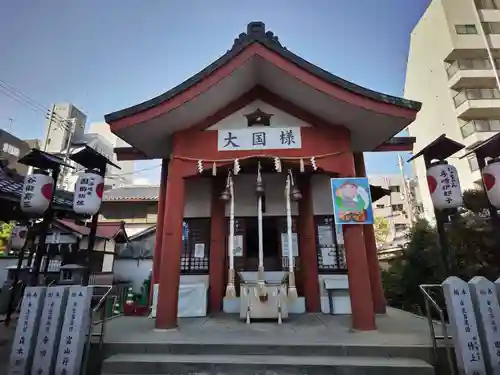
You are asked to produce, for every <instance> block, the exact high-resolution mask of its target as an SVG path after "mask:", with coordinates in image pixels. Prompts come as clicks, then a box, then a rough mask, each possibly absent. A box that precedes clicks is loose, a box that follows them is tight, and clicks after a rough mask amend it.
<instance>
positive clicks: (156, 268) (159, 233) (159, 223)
mask: <svg viewBox="0 0 500 375" xmlns="http://www.w3.org/2000/svg"><path fill="white" fill-rule="evenodd" d="M167 169H168V162H167V160H165V159H163V161H162V164H161V177H160V193H159V194H160V195H159V197H158V211H157V215H156V239H155V251H154V255H153V276H152V280H153V285H154V284H158V283H159V282H160V264H161V249H162V239H163V218H164V216H165V192H166V185H167ZM151 293H153V287H151Z"/></svg>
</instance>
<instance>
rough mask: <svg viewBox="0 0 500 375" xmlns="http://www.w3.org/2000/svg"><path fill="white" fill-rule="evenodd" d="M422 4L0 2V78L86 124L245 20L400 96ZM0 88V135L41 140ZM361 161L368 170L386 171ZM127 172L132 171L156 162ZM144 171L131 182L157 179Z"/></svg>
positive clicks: (391, 168) (381, 164)
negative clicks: (63, 105)
mask: <svg viewBox="0 0 500 375" xmlns="http://www.w3.org/2000/svg"><path fill="white" fill-rule="evenodd" d="M428 3H429V0H356V1H353V0H314V1H298V0H275V1H264V0H253V1H229V0H216V1H211V2H210V1H206V0H205V1H202V0H185V1H182V0H148V1H144V0H142V1H140V0H106V1H102V0H85V1H76V0H75V1H67V0H50V1H32V0H3V1H2V11H1V12H0V80H1V81H2V82H5V83H7V84H9V85H11V86H13V87H15V88H16V89H17V90H20V91H21V92H23V93H24V94H26V95H28V96H29V97H30V98H32V99H34V100H35V101H36V103H37V104H40V105H41V106H42V107H43V108H49V106H50V105H51V104H52V103H54V102H72V103H73V104H75V105H76V106H77V107H78V108H79V109H81V110H82V111H83V112H84V113H86V114H87V116H88V122H93V121H103V117H104V115H105V114H107V113H109V112H113V111H116V110H118V109H121V108H124V107H128V106H130V105H133V104H137V103H139V102H142V101H144V100H147V99H149V98H151V97H153V96H156V95H158V94H160V93H162V92H165V91H166V90H168V89H169V88H171V87H173V86H175V85H177V84H179V83H181V82H182V81H183V80H185V79H187V78H189V77H190V76H191V75H193V74H195V73H196V72H198V71H199V70H201V69H202V68H203V67H205V66H206V65H208V64H209V63H211V62H212V61H214V60H215V59H217V58H218V57H220V56H221V55H222V54H224V53H225V52H226V50H227V49H229V48H230V47H231V45H232V42H233V39H234V38H235V37H236V36H237V35H238V34H239V33H241V32H243V31H245V29H246V24H247V23H248V22H250V21H263V22H265V23H266V27H267V28H268V29H271V30H272V31H273V32H274V33H275V34H276V35H278V36H279V38H280V41H281V42H282V43H283V44H284V45H285V46H286V47H287V48H288V49H290V50H292V51H293V52H295V53H296V54H299V55H301V56H302V57H304V58H306V59H307V60H309V61H310V62H312V63H314V64H316V65H318V66H321V67H322V68H323V69H326V70H328V71H330V72H332V73H334V74H336V75H338V76H340V77H342V78H344V79H347V80H349V81H353V82H355V83H357V84H360V85H362V86H365V87H368V88H371V89H373V90H377V91H381V92H384V93H387V94H392V95H398V96H401V95H402V93H403V87H404V77H405V69H406V68H405V66H406V58H407V53H408V43H409V37H410V32H411V30H412V29H413V27H414V26H415V24H416V23H417V21H418V19H419V18H420V17H421V15H422V14H423V12H424V11H425V9H426V7H427V5H428ZM4 91H5V90H2V89H1V88H0V127H1V128H4V129H5V128H8V123H9V118H12V119H13V123H12V132H13V133H14V134H15V135H16V136H18V137H20V138H42V136H43V130H44V114H43V113H42V112H41V111H38V110H34V109H33V108H32V106H29V105H27V104H25V103H23V104H21V103H19V102H18V101H15V100H13V99H12V98H10V97H9V96H7V95H5V92H4ZM396 161H397V159H396V155H394V154H387V153H384V154H381V153H379V154H370V156H369V157H368V160H367V167H368V173H372V174H374V173H377V174H378V173H397V167H396ZM157 164H158V162H157V161H149V162H141V163H137V165H136V169H143V168H147V167H151V166H154V165H157ZM158 173H159V171H158V170H157V169H152V170H148V171H145V172H143V173H139V174H137V177H143V178H149V179H151V180H152V181H155V180H157V176H158Z"/></svg>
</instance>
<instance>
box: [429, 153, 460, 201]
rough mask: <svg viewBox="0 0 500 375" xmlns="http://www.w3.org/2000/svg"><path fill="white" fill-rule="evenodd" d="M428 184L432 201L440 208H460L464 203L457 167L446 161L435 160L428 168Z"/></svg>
mask: <svg viewBox="0 0 500 375" xmlns="http://www.w3.org/2000/svg"><path fill="white" fill-rule="evenodd" d="M427 185H428V186H429V192H430V193H431V198H432V203H433V205H434V207H435V208H436V209H438V210H445V209H448V208H458V207H460V206H462V204H463V197H462V190H461V189H460V181H459V179H458V173H457V169H456V168H455V167H454V166H453V165H449V164H448V163H447V162H446V161H439V162H435V163H433V164H432V165H431V167H430V168H429V169H428V170H427Z"/></svg>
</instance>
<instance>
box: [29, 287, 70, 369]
mask: <svg viewBox="0 0 500 375" xmlns="http://www.w3.org/2000/svg"><path fill="white" fill-rule="evenodd" d="M67 294H68V287H66V286H54V287H48V288H47V291H46V293H45V302H44V306H43V311H42V316H41V318H40V326H39V329H38V338H37V343H36V349H35V354H34V356H33V366H32V369H31V375H49V374H52V373H53V371H54V365H55V360H56V355H57V350H58V348H59V342H60V340H61V327H62V324H63V319H64V312H65V309H66V300H67Z"/></svg>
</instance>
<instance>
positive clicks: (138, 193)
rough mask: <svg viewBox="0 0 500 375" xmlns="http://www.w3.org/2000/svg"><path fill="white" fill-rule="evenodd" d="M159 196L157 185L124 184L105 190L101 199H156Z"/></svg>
mask: <svg viewBox="0 0 500 375" xmlns="http://www.w3.org/2000/svg"><path fill="white" fill-rule="evenodd" d="M159 196H160V187H159V186H151V185H148V186H125V187H121V188H117V189H111V190H107V191H105V192H104V198H103V200H104V201H105V202H113V201H157V200H158V198H159Z"/></svg>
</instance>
